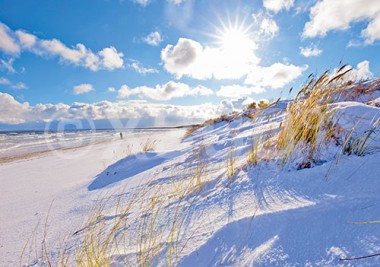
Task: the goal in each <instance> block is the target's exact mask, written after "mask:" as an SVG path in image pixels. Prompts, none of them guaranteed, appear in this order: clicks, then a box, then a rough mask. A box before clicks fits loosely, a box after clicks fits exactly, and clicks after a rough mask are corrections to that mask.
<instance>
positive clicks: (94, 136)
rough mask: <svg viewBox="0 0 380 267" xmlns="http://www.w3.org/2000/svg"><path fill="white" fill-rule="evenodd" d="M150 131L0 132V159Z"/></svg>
mask: <svg viewBox="0 0 380 267" xmlns="http://www.w3.org/2000/svg"><path fill="white" fill-rule="evenodd" d="M150 131H155V129H130V130H129V129H128V130H125V129H123V130H113V129H112V130H110V129H104V130H65V131H60V132H58V131H0V159H4V158H12V157H15V156H20V155H25V154H32V153H39V152H45V151H49V150H55V149H70V148H76V147H81V146H86V145H90V144H94V143H101V142H106V141H111V140H116V139H120V133H121V132H122V134H123V137H124V138H126V137H127V136H128V135H129V134H139V133H144V132H150Z"/></svg>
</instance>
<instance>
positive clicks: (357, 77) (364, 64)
mask: <svg viewBox="0 0 380 267" xmlns="http://www.w3.org/2000/svg"><path fill="white" fill-rule="evenodd" d="M349 69H352V70H351V71H350V72H348V73H347V74H346V75H345V76H344V79H345V80H347V81H349V80H351V81H365V80H369V79H371V78H373V73H372V72H371V70H370V67H369V61H368V60H363V61H361V62H359V63H358V64H357V65H356V68H354V67H352V66H350V65H347V66H346V67H345V69H343V70H342V72H344V71H346V70H349ZM336 71H337V69H335V70H334V72H336Z"/></svg>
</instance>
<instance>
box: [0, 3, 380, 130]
mask: <svg viewBox="0 0 380 267" xmlns="http://www.w3.org/2000/svg"><path fill="white" fill-rule="evenodd" d="M379 40H380V2H379V1H378V0H352V1H336V0H320V1H314V0H304V1H301V0H263V1H253V0H246V1H223V0H209V1H201V0H182V1H181V0H161V1H159V0H150V1H149V0H135V1H133V0H87V1H77V0H66V1H51V0H39V1H33V0H17V1H14V0H0V92H1V94H0V104H1V106H0V111H1V114H0V124H2V125H11V124H12V125H17V124H25V123H35V122H49V121H51V120H53V119H54V120H65V119H90V120H94V121H97V120H106V119H114V118H122V119H131V118H133V119H136V120H140V121H144V120H146V121H149V123H147V124H146V125H148V124H149V125H150V124H154V125H158V124H160V125H163V124H165V125H175V124H181V123H193V122H199V121H202V120H203V119H207V118H208V117H210V116H217V115H219V114H221V113H224V112H229V111H232V110H233V109H239V108H242V107H243V106H244V105H245V104H247V103H248V102H251V101H253V100H260V99H277V98H278V97H280V96H281V97H283V98H287V97H291V96H289V95H288V91H289V88H291V87H294V88H295V90H294V93H295V92H296V91H297V90H298V89H299V88H300V86H301V85H302V84H303V83H304V82H305V80H306V77H307V76H308V75H309V74H310V73H311V72H314V73H322V72H323V71H325V70H326V69H334V68H336V67H337V66H338V64H339V62H340V61H342V62H343V63H346V64H349V65H351V66H352V67H353V68H354V70H353V72H352V76H353V77H354V78H357V79H371V78H375V77H378V76H379V74H380V53H379ZM157 117H161V118H160V119H156V118H157ZM151 121H154V123H151ZM3 128H4V127H3ZM5 128H6V127H5Z"/></svg>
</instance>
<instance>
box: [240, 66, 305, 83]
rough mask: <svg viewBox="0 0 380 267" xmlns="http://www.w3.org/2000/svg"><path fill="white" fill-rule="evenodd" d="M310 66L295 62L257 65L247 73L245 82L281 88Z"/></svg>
mask: <svg viewBox="0 0 380 267" xmlns="http://www.w3.org/2000/svg"><path fill="white" fill-rule="evenodd" d="M307 68H308V66H307V65H303V66H295V65H293V64H283V63H274V64H272V65H271V66H269V67H260V66H256V67H255V68H253V69H252V71H251V72H250V73H249V74H248V75H247V78H246V80H245V84H252V85H254V86H258V87H271V88H281V87H283V86H285V85H287V84H289V83H291V82H292V81H294V80H295V79H297V78H298V77H299V76H301V74H302V72H304V71H305V70H306V69H307Z"/></svg>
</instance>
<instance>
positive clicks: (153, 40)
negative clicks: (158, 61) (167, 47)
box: [143, 31, 162, 46]
mask: <svg viewBox="0 0 380 267" xmlns="http://www.w3.org/2000/svg"><path fill="white" fill-rule="evenodd" d="M143 41H144V42H145V43H147V44H149V45H152V46H158V45H159V44H160V43H161V42H162V37H161V34H160V33H159V32H158V31H155V32H151V33H149V34H148V35H147V36H146V37H144V38H143Z"/></svg>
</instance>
